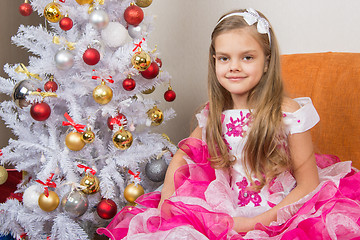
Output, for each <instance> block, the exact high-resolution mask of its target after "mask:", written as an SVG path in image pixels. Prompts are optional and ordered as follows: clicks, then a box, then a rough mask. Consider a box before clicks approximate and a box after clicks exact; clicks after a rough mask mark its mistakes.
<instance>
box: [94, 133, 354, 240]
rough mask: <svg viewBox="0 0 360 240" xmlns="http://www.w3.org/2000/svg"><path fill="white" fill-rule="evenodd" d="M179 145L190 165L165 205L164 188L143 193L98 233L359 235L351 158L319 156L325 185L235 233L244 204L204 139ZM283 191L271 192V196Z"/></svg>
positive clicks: (214, 239) (154, 238)
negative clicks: (262, 221)
mask: <svg viewBox="0 0 360 240" xmlns="http://www.w3.org/2000/svg"><path fill="white" fill-rule="evenodd" d="M179 147H180V149H182V150H183V151H184V152H185V153H186V154H187V161H188V163H190V164H187V165H185V166H183V167H181V168H180V169H178V170H177V171H176V173H175V176H174V179H175V189H176V190H175V193H174V195H173V196H172V197H170V198H169V199H168V200H165V201H164V203H163V204H162V206H161V209H158V204H159V201H160V197H161V195H160V192H151V193H147V194H144V195H142V196H141V197H139V198H138V199H137V201H136V202H137V203H138V207H124V208H123V209H122V210H121V211H120V212H119V213H118V214H117V215H116V216H115V217H114V219H113V220H112V221H111V222H110V224H109V225H108V226H107V227H106V228H99V229H98V230H97V232H98V234H105V235H106V236H108V237H110V238H111V239H113V240H115V239H116V240H118V239H128V240H129V239H131V240H136V239H139V240H140V239H141V240H146V239H149V240H150V239H151V240H161V239H186V240H191V239H194V240H195V239H196V240H203V239H204V240H205V239H211V240H218V239H219V240H220V239H224V240H225V239H231V240H235V239H284V240H290V239H291V240H293V239H301V240H307V239H312V240H314V239H359V240H360V201H359V200H360V190H359V186H360V175H359V174H360V173H357V171H356V170H354V169H352V168H351V167H350V163H349V162H348V163H346V162H340V161H339V159H338V158H336V157H334V156H329V155H317V156H316V158H317V163H318V166H319V176H320V180H321V184H320V185H319V186H318V187H317V188H316V189H315V190H314V191H313V192H311V193H310V194H308V195H307V196H305V197H304V198H302V199H300V200H299V201H297V202H296V203H294V204H291V205H289V206H286V207H284V208H282V209H280V210H279V211H278V214H277V221H276V222H273V223H272V224H270V226H264V225H262V224H260V223H258V224H256V225H255V229H254V230H252V231H249V232H247V233H236V232H235V231H234V230H232V227H233V224H234V222H233V217H234V216H236V215H239V212H240V213H241V211H242V209H241V208H239V207H238V206H234V204H233V203H232V200H231V199H233V198H234V196H233V191H231V188H230V186H229V179H228V178H227V176H226V173H225V172H222V171H217V170H214V169H213V168H211V166H210V164H209V162H208V161H207V159H208V157H209V152H208V149H207V145H206V143H205V142H203V141H201V140H199V139H195V138H187V139H184V140H183V141H181V142H180V143H179ZM286 184H290V183H286ZM284 188H286V186H281V187H280V188H279V187H277V189H284ZM269 189H270V190H271V188H269ZM281 194H282V193H281V192H273V198H276V196H279V195H281Z"/></svg>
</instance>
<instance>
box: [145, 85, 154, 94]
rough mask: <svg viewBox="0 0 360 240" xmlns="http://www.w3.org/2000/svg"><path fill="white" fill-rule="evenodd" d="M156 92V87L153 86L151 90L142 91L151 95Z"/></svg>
mask: <svg viewBox="0 0 360 240" xmlns="http://www.w3.org/2000/svg"><path fill="white" fill-rule="evenodd" d="M154 91H155V87H154V86H152V87H151V88H149V89H146V90H144V91H142V93H143V94H150V93H153V92H154Z"/></svg>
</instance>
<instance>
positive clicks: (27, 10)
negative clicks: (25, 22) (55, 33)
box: [19, 1, 33, 17]
mask: <svg viewBox="0 0 360 240" xmlns="http://www.w3.org/2000/svg"><path fill="white" fill-rule="evenodd" d="M19 12H20V14H21V15H23V16H25V17H26V16H29V15H30V14H31V13H32V12H33V9H32V6H31V4H30V3H28V1H25V2H24V3H22V4H21V5H20V6H19Z"/></svg>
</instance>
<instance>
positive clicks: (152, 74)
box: [140, 62, 159, 79]
mask: <svg viewBox="0 0 360 240" xmlns="http://www.w3.org/2000/svg"><path fill="white" fill-rule="evenodd" d="M140 73H141V76H143V77H144V78H146V79H153V78H156V76H157V75H158V74H159V65H158V64H157V63H156V62H152V63H151V64H150V66H149V67H148V68H147V69H146V70H145V71H141V72H140Z"/></svg>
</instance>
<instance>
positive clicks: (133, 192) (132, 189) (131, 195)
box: [124, 183, 144, 203]
mask: <svg viewBox="0 0 360 240" xmlns="http://www.w3.org/2000/svg"><path fill="white" fill-rule="evenodd" d="M143 194H144V188H143V187H142V186H141V185H140V184H137V185H135V183H130V184H129V185H127V186H126V188H125V190H124V197H125V199H126V200H127V201H128V202H130V203H133V202H135V200H136V199H137V198H138V197H140V196H141V195H143Z"/></svg>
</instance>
